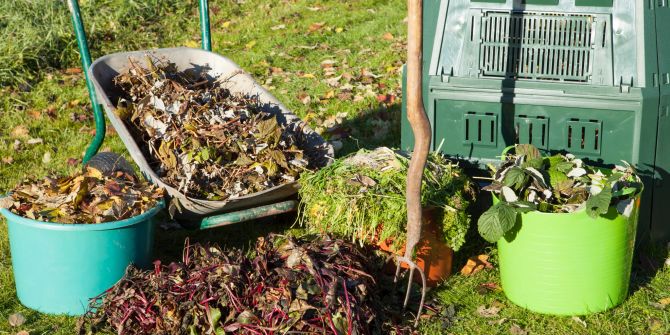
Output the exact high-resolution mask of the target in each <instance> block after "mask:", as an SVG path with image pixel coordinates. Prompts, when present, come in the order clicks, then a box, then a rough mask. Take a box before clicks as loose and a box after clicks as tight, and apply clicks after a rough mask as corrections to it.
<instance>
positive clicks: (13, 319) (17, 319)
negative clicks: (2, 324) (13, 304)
mask: <svg viewBox="0 0 670 335" xmlns="http://www.w3.org/2000/svg"><path fill="white" fill-rule="evenodd" d="M7 322H9V325H10V326H12V327H19V326H21V325H23V324H24V323H26V317H25V316H23V314H21V313H14V314H12V315H10V316H9V317H8V318H7Z"/></svg>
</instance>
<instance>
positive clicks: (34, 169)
mask: <svg viewBox="0 0 670 335" xmlns="http://www.w3.org/2000/svg"><path fill="white" fill-rule="evenodd" d="M191 3H195V2H194V1H189V2H186V1H178V0H163V1H160V0H150V1H133V0H98V1H93V0H88V1H81V5H82V10H83V15H84V18H85V19H86V20H87V21H86V22H87V29H88V30H89V35H90V36H91V48H92V50H91V51H92V53H93V56H94V57H97V56H101V55H103V54H105V53H109V52H114V51H124V50H134V49H140V48H149V47H168V46H179V45H184V46H198V45H199V37H198V36H199V30H198V29H199V28H198V23H197V9H196V7H195V5H194V4H191ZM210 7H211V12H212V18H211V19H212V30H213V34H214V36H213V45H214V50H215V51H216V52H218V53H220V54H223V55H225V56H227V57H230V58H231V59H233V60H234V61H235V62H237V63H238V64H240V65H241V66H242V67H243V68H244V69H245V70H247V71H249V72H250V73H251V74H252V75H253V76H254V77H255V78H257V80H258V81H259V82H261V83H263V84H264V85H265V86H266V87H267V88H268V89H269V90H270V91H271V92H272V93H273V94H275V95H276V96H277V97H278V98H279V100H281V101H283V102H284V103H285V104H286V105H287V107H289V108H290V109H292V110H294V111H295V112H296V113H297V114H298V115H299V116H301V117H303V118H305V119H307V120H308V121H309V122H310V124H312V126H314V128H316V129H318V130H319V131H321V132H323V134H324V136H325V137H326V138H328V139H331V140H334V141H340V142H342V145H343V148H342V150H341V151H340V154H344V153H346V152H350V151H352V150H355V149H357V148H359V147H375V146H378V145H387V146H398V145H399V121H400V120H399V119H400V116H399V114H400V113H399V101H400V100H399V99H400V68H401V65H402V63H403V59H404V57H405V54H404V53H405V51H404V43H405V42H404V40H405V38H406V28H405V23H404V19H405V16H406V14H405V12H406V8H405V2H404V1H402V0H386V1H382V0H356V1H314V0H312V1H307V0H288V1H269V0H247V1H233V0H213V1H211V4H210ZM94 14H97V15H95V16H94ZM69 24H70V23H69V19H68V17H67V9H66V8H65V5H64V4H62V3H61V2H60V1H53V0H38V1H32V2H27V1H25V2H24V1H19V2H13V1H8V0H5V1H2V3H0V83H3V85H4V86H3V87H2V88H0V121H1V122H2V124H4V126H3V127H2V130H0V159H1V160H0V192H3V193H4V192H6V191H7V190H9V189H11V188H12V187H13V186H14V185H15V184H16V183H17V182H19V181H21V180H22V179H23V178H26V177H43V176H45V175H47V174H52V173H67V172H69V171H72V170H73V169H77V168H79V162H80V159H81V157H82V155H83V152H84V150H85V148H86V146H87V144H88V142H89V140H90V139H91V135H92V132H93V123H92V120H91V118H90V114H91V112H90V108H89V106H88V100H87V92H86V89H85V85H84V81H83V77H82V75H81V74H80V73H76V71H74V70H73V68H76V67H77V66H78V63H77V62H78V59H77V54H76V44H75V43H74V40H73V37H72V35H71V33H70V26H69ZM108 134H109V136H108V137H107V139H106V140H105V143H104V145H103V148H104V149H105V150H113V151H116V152H120V153H124V152H125V150H124V148H123V145H122V144H121V142H120V140H119V139H118V137H116V136H115V135H114V134H113V131H111V129H110V130H109V131H108ZM343 138H344V139H343ZM31 139H32V140H33V141H30V140H31ZM39 139H41V143H37V144H28V143H33V142H39ZM290 221H291V218H290V217H284V218H280V219H278V220H276V221H267V220H266V221H263V222H256V223H249V224H241V225H237V226H233V227H228V228H221V229H218V230H212V231H206V232H199V233H194V234H189V233H187V232H183V231H179V232H174V231H168V232H166V231H159V232H158V241H157V250H156V253H157V257H160V258H162V259H163V260H170V259H175V258H177V257H179V254H180V248H181V245H182V244H183V240H184V237H185V236H190V237H191V239H192V240H196V241H209V240H213V241H217V242H219V243H221V244H223V245H234V246H247V245H249V243H251V242H252V241H253V240H254V238H255V237H256V236H261V235H264V234H266V233H268V232H269V231H285V230H287V229H290V223H291V222H290ZM474 240H475V239H473V242H472V243H471V244H470V245H469V246H468V247H466V248H464V250H463V251H462V252H460V254H459V255H458V259H459V261H458V262H457V264H456V267H457V268H459V267H460V266H462V265H463V264H464V261H465V259H467V257H469V256H473V255H477V254H480V253H483V252H487V253H489V254H491V255H492V256H494V257H493V258H495V249H492V248H491V247H490V246H488V247H486V246H485V245H484V244H482V243H481V242H478V241H476V242H475V241H474ZM666 257H667V250H666V249H665V248H664V247H660V246H659V247H658V248H651V249H650V250H649V251H647V252H646V254H645V255H643V257H638V258H637V260H636V265H635V271H634V274H633V278H632V282H633V286H632V289H631V291H632V292H631V293H632V295H631V297H630V298H629V299H628V300H627V301H626V302H625V303H624V304H623V305H622V306H621V307H618V308H615V309H613V310H612V311H609V312H605V313H600V314H597V315H593V316H588V317H583V318H581V319H579V320H580V321H576V320H574V319H572V318H570V317H567V318H565V317H551V316H542V315H538V314H534V313H530V312H527V311H525V310H523V309H521V308H518V307H515V306H513V305H512V304H511V303H509V302H508V301H507V300H506V299H505V297H504V295H503V294H502V292H499V291H495V290H494V291H486V290H482V289H481V287H480V285H481V284H484V283H491V282H493V283H499V279H498V273H497V271H496V270H495V269H494V270H487V271H484V272H481V273H478V274H476V275H473V276H470V277H464V276H461V275H456V276H454V277H452V278H451V279H450V280H449V281H448V282H446V283H445V284H443V285H442V286H441V287H439V288H438V289H436V290H433V292H431V297H432V298H433V299H435V300H436V301H438V302H439V303H440V304H441V305H443V306H446V307H445V312H444V314H442V315H441V316H438V317H433V318H431V319H429V320H427V321H425V322H424V323H423V325H422V328H421V333H427V334H450V333H453V334H523V332H524V331H527V332H528V334H667V333H670V316H669V311H670V306H665V307H664V308H665V309H664V310H663V309H662V308H661V307H660V305H659V304H658V302H659V300H661V299H663V298H668V297H670V269H668V268H667V267H666V268H663V267H662V263H663V260H664V259H665V258H666ZM492 304H494V305H496V306H499V307H501V310H500V312H499V313H498V314H499V315H498V316H495V317H492V318H484V317H482V316H479V315H478V314H477V312H476V310H477V308H478V307H480V306H482V305H483V306H486V307H489V306H491V305H492ZM451 311H452V312H453V313H451ZM16 312H20V313H22V314H23V315H25V316H26V318H27V322H26V323H25V324H24V325H23V326H21V327H17V328H12V327H10V325H9V323H8V322H7V317H8V316H9V315H11V314H12V313H16ZM503 319H504V320H503ZM501 320H502V321H501ZM581 321H583V322H585V323H582V322H581ZM75 324H76V319H74V318H67V317H53V316H46V315H42V314H39V313H36V312H32V311H30V310H28V309H26V308H24V307H22V306H21V305H20V303H19V302H18V300H17V299H16V296H15V291H14V282H13V279H12V272H11V260H10V255H9V243H8V238H7V229H6V225H5V223H4V220H3V221H2V223H1V224H0V334H15V333H17V332H18V331H20V330H26V331H29V332H30V334H72V333H73V329H74V327H75Z"/></svg>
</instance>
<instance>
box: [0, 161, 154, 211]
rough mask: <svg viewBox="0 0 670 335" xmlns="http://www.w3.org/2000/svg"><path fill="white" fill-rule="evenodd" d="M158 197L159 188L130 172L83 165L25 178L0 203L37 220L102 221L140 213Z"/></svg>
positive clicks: (0, 205) (150, 206)
mask: <svg viewBox="0 0 670 335" xmlns="http://www.w3.org/2000/svg"><path fill="white" fill-rule="evenodd" d="M162 197H163V190H162V189H160V188H158V187H156V186H154V185H151V184H149V183H148V182H146V181H142V180H139V179H138V178H137V177H136V176H134V175H133V174H130V173H127V172H122V171H116V172H113V173H111V175H103V174H102V172H100V171H99V170H97V169H95V168H92V167H87V168H86V169H85V170H84V171H83V172H77V173H75V174H73V175H71V176H66V177H59V178H51V177H47V178H44V179H43V180H41V181H27V182H25V183H23V184H21V185H19V186H17V187H16V188H15V189H14V190H13V191H12V192H11V194H10V195H9V196H7V197H5V198H2V199H1V200H0V207H2V208H7V209H9V210H10V211H11V212H13V213H14V214H17V215H20V216H22V217H26V218H29V219H33V220H38V221H46V222H57V223H103V222H110V221H117V220H123V219H127V218H130V217H133V216H137V215H140V214H142V213H144V212H146V211H148V210H150V209H152V208H154V207H155V206H156V204H157V203H158V202H159V201H160V200H161V199H162Z"/></svg>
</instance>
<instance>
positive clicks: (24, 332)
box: [16, 330, 30, 335]
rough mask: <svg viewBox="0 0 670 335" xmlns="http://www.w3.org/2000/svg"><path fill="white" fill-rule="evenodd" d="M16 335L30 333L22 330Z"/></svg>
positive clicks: (28, 334) (27, 334)
mask: <svg viewBox="0 0 670 335" xmlns="http://www.w3.org/2000/svg"><path fill="white" fill-rule="evenodd" d="M16 335H30V333H29V332H28V331H27V330H22V331H20V332H18V333H16Z"/></svg>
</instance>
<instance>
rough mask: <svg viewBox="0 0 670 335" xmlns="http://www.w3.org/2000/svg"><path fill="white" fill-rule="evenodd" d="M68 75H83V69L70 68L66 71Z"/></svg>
mask: <svg viewBox="0 0 670 335" xmlns="http://www.w3.org/2000/svg"><path fill="white" fill-rule="evenodd" d="M65 73H66V74H79V73H81V68H80V67H70V68H67V69H65Z"/></svg>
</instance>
